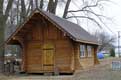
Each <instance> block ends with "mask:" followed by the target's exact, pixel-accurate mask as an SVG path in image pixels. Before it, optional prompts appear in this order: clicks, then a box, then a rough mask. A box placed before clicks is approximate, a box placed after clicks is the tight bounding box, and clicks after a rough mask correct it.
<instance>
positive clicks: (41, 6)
mask: <svg viewBox="0 0 121 80" xmlns="http://www.w3.org/2000/svg"><path fill="white" fill-rule="evenodd" d="M43 5H44V4H43V0H41V1H40V9H42V8H43Z"/></svg>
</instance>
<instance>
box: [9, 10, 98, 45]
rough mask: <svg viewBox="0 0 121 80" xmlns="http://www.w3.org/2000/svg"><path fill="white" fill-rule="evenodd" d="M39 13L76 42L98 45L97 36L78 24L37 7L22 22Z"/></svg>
mask: <svg viewBox="0 0 121 80" xmlns="http://www.w3.org/2000/svg"><path fill="white" fill-rule="evenodd" d="M36 13H37V14H38V13H39V14H40V15H42V16H44V17H45V18H46V19H48V20H49V21H50V22H51V23H53V24H54V25H56V27H58V28H59V29H61V30H62V31H64V32H65V33H66V34H67V35H68V36H69V37H70V38H71V39H73V40H74V41H76V42H82V43H88V44H96V45H98V41H97V38H96V37H94V36H92V35H90V34H89V33H88V32H87V31H85V30H84V29H83V28H82V27H80V26H79V25H77V24H75V23H72V22H70V21H67V20H66V19H63V18H60V17H58V16H55V15H54V14H52V13H49V12H46V11H42V10H39V9H36V10H34V11H33V12H32V13H31V15H30V16H29V17H27V19H26V21H25V22H24V23H23V24H26V22H27V21H29V19H31V18H32V16H33V15H35V14H36ZM22 27H23V25H21V26H19V27H18V28H17V29H18V30H20V29H21V28H22ZM17 29H16V31H15V32H14V33H13V34H12V35H11V36H10V37H9V38H8V40H7V43H8V42H9V41H10V40H11V39H12V38H13V37H14V36H15V34H17V32H18V30H17Z"/></svg>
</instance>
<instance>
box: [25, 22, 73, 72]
mask: <svg viewBox="0 0 121 80" xmlns="http://www.w3.org/2000/svg"><path fill="white" fill-rule="evenodd" d="M27 36H28V37H26V40H27V41H26V42H27V58H26V61H27V62H26V66H27V68H26V69H27V72H30V73H31V72H37V73H38V72H45V71H46V70H48V71H51V70H52V71H54V70H56V71H59V72H60V73H63V72H64V73H66V72H67V73H68V72H69V73H70V72H72V71H73V70H74V49H73V45H72V42H71V40H70V39H69V37H68V36H67V35H65V34H64V33H63V32H62V31H61V30H59V29H58V28H56V26H54V25H53V24H52V23H50V22H47V24H46V25H40V24H39V23H37V24H36V25H35V26H34V27H33V28H32V32H31V33H29V34H27ZM49 43H51V44H53V46H54V49H53V51H54V52H53V53H54V62H53V66H52V67H44V66H43V62H44V61H43V55H44V54H43V46H44V44H49ZM46 68H47V69H46Z"/></svg>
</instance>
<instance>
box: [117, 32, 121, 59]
mask: <svg viewBox="0 0 121 80" xmlns="http://www.w3.org/2000/svg"><path fill="white" fill-rule="evenodd" d="M118 56H119V57H120V56H121V55H120V31H118Z"/></svg>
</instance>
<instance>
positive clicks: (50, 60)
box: [43, 50, 54, 65]
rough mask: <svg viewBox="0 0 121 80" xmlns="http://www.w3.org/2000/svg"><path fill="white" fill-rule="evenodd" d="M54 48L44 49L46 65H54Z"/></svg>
mask: <svg viewBox="0 0 121 80" xmlns="http://www.w3.org/2000/svg"><path fill="white" fill-rule="evenodd" d="M53 52H54V51H53V50H44V57H43V58H44V63H43V64H44V65H53V64H54V61H53V58H54V57H53Z"/></svg>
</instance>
